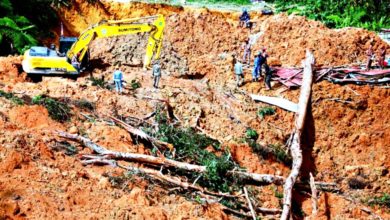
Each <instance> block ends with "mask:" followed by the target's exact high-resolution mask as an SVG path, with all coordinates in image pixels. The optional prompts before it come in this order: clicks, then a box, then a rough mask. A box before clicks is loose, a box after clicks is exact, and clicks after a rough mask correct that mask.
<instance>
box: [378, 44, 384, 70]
mask: <svg viewBox="0 0 390 220" xmlns="http://www.w3.org/2000/svg"><path fill="white" fill-rule="evenodd" d="M385 59H386V47H385V46H382V49H381V51H380V53H379V60H378V62H379V66H380V67H381V69H384V68H385Z"/></svg>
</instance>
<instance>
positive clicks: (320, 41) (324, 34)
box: [255, 14, 390, 66]
mask: <svg viewBox="0 0 390 220" xmlns="http://www.w3.org/2000/svg"><path fill="white" fill-rule="evenodd" d="M260 35H261V36H260V38H259V39H258V41H257V42H256V44H255V50H256V51H260V50H261V49H262V47H266V48H267V49H268V53H269V54H270V56H271V57H272V58H276V59H277V60H278V61H279V63H280V64H282V65H287V66H300V64H301V61H302V60H303V59H304V57H305V52H306V49H309V50H311V51H313V54H314V57H315V58H316V64H317V65H325V66H338V65H345V64H351V63H356V62H366V59H367V58H366V56H365V51H366V50H367V49H368V48H369V45H370V43H371V44H372V45H373V49H374V51H377V52H378V53H379V49H380V48H381V47H382V46H386V47H387V48H388V49H390V47H389V45H387V44H386V42H384V41H382V40H381V39H380V38H379V36H377V35H376V34H375V33H374V32H370V31H367V30H364V29H359V28H344V29H329V28H327V27H325V26H324V25H323V24H322V23H320V22H317V21H312V20H307V19H306V18H305V17H301V16H294V15H290V16H288V15H286V14H278V15H274V16H272V17H269V18H267V19H266V20H264V21H263V22H262V24H261V28H260ZM377 55H379V54H377Z"/></svg>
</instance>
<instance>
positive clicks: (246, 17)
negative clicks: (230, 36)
mask: <svg viewBox="0 0 390 220" xmlns="http://www.w3.org/2000/svg"><path fill="white" fill-rule="evenodd" d="M250 19H251V17H250V16H249V13H248V11H247V10H246V9H244V10H243V11H242V14H241V15H240V23H239V26H240V27H243V26H244V25H245V27H247V26H248V24H249V21H250Z"/></svg>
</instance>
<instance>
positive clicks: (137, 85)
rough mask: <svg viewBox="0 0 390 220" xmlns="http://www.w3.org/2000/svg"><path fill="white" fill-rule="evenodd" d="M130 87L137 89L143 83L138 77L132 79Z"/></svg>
mask: <svg viewBox="0 0 390 220" xmlns="http://www.w3.org/2000/svg"><path fill="white" fill-rule="evenodd" d="M130 87H131V89H132V90H136V89H138V88H141V83H140V82H139V81H138V79H133V80H131V83H130Z"/></svg>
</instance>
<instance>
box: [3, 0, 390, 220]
mask: <svg viewBox="0 0 390 220" xmlns="http://www.w3.org/2000/svg"><path fill="white" fill-rule="evenodd" d="M75 7H76V8H77V9H78V12H76V11H75V9H74V8H72V9H69V10H66V11H62V12H61V13H62V15H63V17H62V20H63V21H64V22H65V25H66V27H67V29H68V30H69V31H70V32H71V33H74V34H77V33H78V32H79V31H81V30H83V29H85V28H86V27H87V26H88V25H89V24H92V23H96V22H97V21H99V20H100V19H103V18H112V19H119V18H125V17H136V16H146V15H153V14H156V13H161V14H164V15H165V16H166V20H167V26H166V30H167V31H166V33H165V35H166V37H165V39H164V45H166V46H165V47H164V51H163V60H165V61H166V62H165V64H164V65H165V66H164V70H165V74H164V76H163V79H162V82H161V86H162V89H160V90H154V89H152V86H151V85H152V81H151V78H150V72H144V71H143V70H141V69H140V68H139V67H132V66H133V65H136V64H138V63H137V62H139V61H140V60H142V55H143V47H142V44H143V43H144V39H143V38H142V37H141V36H138V37H136V36H135V37H132V36H129V37H119V38H116V39H105V40H102V41H97V42H94V43H93V45H92V51H91V52H92V57H93V59H95V61H94V62H95V64H97V68H95V69H94V70H93V75H94V76H95V77H101V76H105V78H106V79H111V73H112V71H113V67H112V66H111V65H112V64H114V62H115V61H116V60H120V61H122V63H123V64H124V65H123V67H122V68H123V71H124V72H125V73H126V74H125V80H126V81H127V82H131V80H132V79H137V80H138V81H139V82H140V83H141V88H139V89H137V90H135V91H129V90H127V91H126V93H125V95H117V94H115V93H114V92H113V91H110V90H107V89H102V88H100V87H96V86H91V83H90V81H89V80H87V77H88V76H87V75H85V76H82V77H80V78H79V79H78V80H77V81H72V80H69V79H64V78H45V79H44V80H43V82H40V83H31V82H28V81H26V77H25V75H24V74H22V73H21V71H20V62H21V58H20V57H8V58H0V89H1V90H4V91H8V92H14V93H16V94H17V95H18V96H21V97H22V96H26V97H34V96H36V95H39V94H46V95H48V96H50V97H55V98H64V97H66V98H69V99H70V100H81V99H87V100H89V101H91V102H93V103H95V104H96V110H95V112H94V114H96V115H98V116H99V117H101V118H104V117H106V116H107V115H111V114H114V113H115V114H119V115H122V116H125V117H126V116H135V117H139V118H142V117H144V116H146V115H147V114H148V113H150V112H152V111H153V110H154V108H155V106H156V105H157V104H158V103H157V102H156V101H150V99H146V98H145V97H149V98H150V97H151V98H156V99H168V100H169V102H170V104H171V105H172V107H173V108H174V113H175V115H176V116H177V117H178V118H179V119H180V121H181V123H182V125H183V126H185V127H188V126H191V127H194V126H196V118H197V117H198V116H199V115H201V117H200V118H199V124H198V125H199V127H201V128H202V129H203V130H205V131H206V132H207V133H208V134H209V135H212V136H214V137H216V138H218V140H220V141H223V142H224V143H225V146H228V147H229V148H230V151H231V153H232V156H233V158H234V159H235V160H236V161H237V162H238V163H239V164H240V165H241V166H243V167H246V168H247V169H248V170H249V171H251V172H256V173H268V174H278V175H283V176H287V175H288V173H289V168H288V167H287V166H285V165H284V164H282V163H280V162H278V161H276V160H273V159H267V160H265V159H263V158H262V157H261V156H259V155H257V154H255V153H253V151H252V149H251V148H250V147H249V146H248V145H247V144H242V143H240V142H241V141H240V139H241V138H242V137H243V136H244V133H245V130H246V128H248V127H251V128H253V129H256V130H257V132H258V133H259V142H260V143H261V144H263V145H271V144H272V145H281V146H282V145H284V144H285V142H286V140H287V139H288V137H289V135H290V132H291V130H292V126H293V124H292V122H293V118H294V115H293V114H292V113H289V112H286V111H284V110H281V109H276V114H275V115H272V116H267V117H265V118H264V119H260V118H259V117H257V116H256V112H257V110H258V109H259V108H261V107H264V106H267V105H265V104H260V103H253V102H252V101H251V100H250V99H249V98H248V96H247V95H248V94H249V93H258V94H264V95H271V96H281V97H285V98H288V99H290V100H292V101H294V102H296V101H297V97H298V94H299V90H291V91H290V90H289V91H285V92H282V87H281V85H278V84H276V85H274V90H272V91H265V90H264V85H263V84H262V83H251V82H250V74H249V72H247V73H248V74H246V81H247V83H246V84H245V86H244V87H242V88H240V89H237V88H236V87H235V83H234V79H233V75H232V73H231V54H233V53H239V52H240V51H239V48H240V46H241V43H242V40H243V39H245V37H246V36H248V34H256V33H259V31H260V32H261V33H262V34H261V37H260V38H259V39H258V40H257V43H256V44H255V49H256V50H258V49H260V48H262V47H267V49H268V51H269V53H270V56H271V58H272V62H273V63H274V64H280V65H283V66H296V65H299V64H300V62H301V60H302V58H303V55H304V51H305V48H309V49H312V50H313V52H314V55H315V57H316V60H317V64H318V65H326V66H330V65H332V66H337V65H344V64H350V63H356V62H362V61H364V59H365V56H364V51H365V50H366V49H367V47H368V43H367V42H368V41H369V40H372V41H373V43H374V44H375V46H374V49H376V48H378V47H379V46H380V45H383V42H381V41H380V40H379V38H378V37H377V36H376V35H375V34H374V33H371V32H368V31H365V30H360V29H343V30H329V29H327V28H325V27H324V26H323V25H322V24H320V23H318V22H314V21H307V20H306V19H304V18H302V17H288V16H286V15H276V16H270V17H269V16H260V15H255V19H256V21H257V23H256V24H257V26H256V27H255V28H254V30H253V31H252V33H249V32H248V31H247V30H241V29H238V28H236V26H237V22H236V20H237V17H238V14H237V13H233V12H232V13H230V12H217V11H208V10H206V9H188V8H186V9H183V8H178V7H171V6H163V5H145V4H141V3H133V4H128V5H122V4H120V3H109V2H105V3H103V4H101V5H96V6H91V5H89V4H87V3H84V1H81V0H77V1H76V5H75ZM125 42H127V43H128V42H139V44H140V46H139V47H132V44H125ZM100 45H103V46H100ZM12 64H13V65H12ZM18 67H19V68H18ZM313 89H314V91H313V97H312V103H313V104H312V111H313V117H312V118H313V120H312V122H314V123H310V121H308V122H307V123H308V124H309V126H310V129H308V130H309V131H311V132H308V133H307V134H305V135H306V136H305V138H304V140H305V146H306V147H305V149H304V158H305V160H304V165H303V170H302V178H303V179H304V178H305V177H307V175H308V173H309V172H313V174H314V176H315V179H316V181H325V182H336V183H337V184H338V185H339V186H340V187H341V189H342V191H343V192H344V195H348V196H349V197H352V198H355V199H356V201H358V203H356V204H354V203H352V202H350V201H348V200H346V199H345V198H343V197H341V196H340V195H337V194H333V193H322V194H321V197H320V200H319V203H320V211H319V216H318V217H317V219H327V217H329V218H330V219H348V218H350V219H370V218H372V216H370V215H368V214H367V213H365V212H363V211H362V210H361V209H360V208H361V207H363V206H362V205H361V203H360V202H361V201H367V200H369V199H370V198H373V197H374V196H380V195H382V193H389V192H390V187H389V186H390V185H389V184H390V182H389V181H390V180H389V172H388V170H389V168H390V162H389V161H390V158H389V155H390V146H389V143H390V127H389V126H388V125H389V123H390V116H389V110H388V107H389V106H390V92H389V90H388V89H385V88H379V87H370V86H355V85H349V86H339V85H334V84H331V83H328V82H325V81H323V82H320V83H317V84H315V85H314V86H313ZM332 98H339V99H342V100H350V101H352V104H345V103H341V102H336V101H332V100H331V99H332ZM72 112H73V116H72V119H71V121H69V122H66V123H58V122H55V121H53V120H52V119H50V117H49V116H48V113H47V110H46V109H45V108H43V107H40V106H21V107H17V106H15V104H14V103H12V102H11V101H10V100H7V99H5V98H1V97H0V128H1V129H0V161H1V169H0V192H1V196H0V216H5V217H10V218H21V219H22V218H29V219H30V218H32V219H52V218H55V219H57V218H71V219H75V218H83V219H84V218H88V219H89V218H99V219H100V218H106V219H114V218H115V219H116V218H120V219H122V218H129V219H183V218H194V219H198V218H206V219H229V218H236V217H234V216H232V215H227V214H225V213H224V212H223V211H222V210H221V208H220V207H219V206H218V205H200V204H198V203H197V202H195V201H189V200H186V199H185V198H183V197H180V196H178V195H175V194H174V193H169V192H168V191H166V190H165V189H163V188H161V187H160V186H159V185H157V184H150V183H148V182H147V181H146V180H144V179H143V178H142V177H137V176H133V177H132V178H129V179H125V181H126V182H125V183H123V182H120V181H122V180H123V179H121V176H122V171H120V170H116V169H113V168H110V167H96V166H82V165H81V163H80V161H79V160H78V158H77V155H76V156H67V155H66V154H64V152H63V151H60V150H58V149H57V148H56V143H57V140H58V138H57V137H56V135H55V134H54V133H53V132H54V131H55V130H58V129H60V130H71V129H74V128H73V127H76V128H77V130H76V132H78V133H79V134H85V135H87V136H88V137H90V138H91V139H92V140H94V141H95V142H97V143H98V144H101V145H103V146H105V147H107V148H110V149H114V150H118V151H126V152H138V153H146V154H148V153H150V149H149V148H147V147H146V146H143V145H142V144H137V142H136V141H134V140H133V139H132V138H131V136H130V135H129V134H128V133H127V132H126V131H125V130H123V129H121V128H119V127H117V126H112V125H108V124H107V123H106V122H104V121H101V120H96V121H91V120H87V119H86V118H85V117H84V116H82V115H81V114H80V113H81V112H84V113H90V112H85V110H82V109H78V108H73V109H72ZM56 149H57V150H56ZM78 149H79V154H82V153H91V152H89V151H88V150H87V149H82V148H81V147H80V146H78ZM350 178H359V179H360V180H361V181H363V182H366V183H367V185H366V186H365V187H364V188H363V189H359V190H355V189H351V188H350V187H349V186H348V180H349V179H350ZM252 189H253V192H256V190H257V191H258V193H257V194H256V193H254V196H255V197H256V198H258V200H259V201H260V204H258V205H260V206H262V207H269V208H279V205H280V201H279V199H278V198H277V197H276V193H275V191H279V192H281V190H282V188H281V187H274V186H267V187H253V188H252ZM296 194H297V198H298V199H297V201H296V202H297V203H298V204H299V205H300V206H301V207H302V212H303V213H304V215H305V216H310V214H311V201H310V197H309V196H307V195H302V194H300V193H298V192H297V193H296ZM373 210H375V212H376V213H377V214H379V215H381V216H382V217H383V218H384V219H386V218H390V215H389V214H388V210H386V209H384V208H381V207H373Z"/></svg>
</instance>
